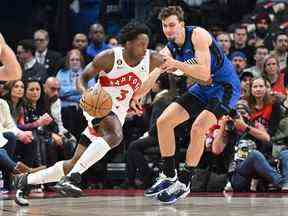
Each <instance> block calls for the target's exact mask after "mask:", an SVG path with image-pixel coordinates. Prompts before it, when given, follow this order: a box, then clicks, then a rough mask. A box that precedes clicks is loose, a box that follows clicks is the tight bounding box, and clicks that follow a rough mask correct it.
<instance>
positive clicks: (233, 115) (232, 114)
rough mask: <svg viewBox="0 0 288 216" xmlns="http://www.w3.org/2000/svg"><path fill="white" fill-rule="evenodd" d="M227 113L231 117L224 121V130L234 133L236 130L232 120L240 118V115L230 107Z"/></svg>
mask: <svg viewBox="0 0 288 216" xmlns="http://www.w3.org/2000/svg"><path fill="white" fill-rule="evenodd" d="M228 115H229V116H230V117H231V118H232V119H231V120H228V121H227V122H226V125H225V131H226V132H227V133H235V132H236V127H235V123H234V120H235V119H238V118H240V116H239V114H238V113H237V111H236V110H234V109H231V110H230V111H229V112H228Z"/></svg>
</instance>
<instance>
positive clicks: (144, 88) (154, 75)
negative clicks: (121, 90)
mask: <svg viewBox="0 0 288 216" xmlns="http://www.w3.org/2000/svg"><path fill="white" fill-rule="evenodd" d="M161 73H162V70H161V69H160V68H155V69H154V70H153V71H152V72H151V73H150V74H149V78H148V79H147V80H145V81H144V82H143V84H142V85H141V87H140V88H139V89H137V90H136V91H135V92H134V95H133V98H134V99H140V98H141V97H143V96H144V95H146V94H147V93H148V92H149V91H150V90H151V89H152V87H153V85H154V84H155V83H156V81H157V79H158V78H159V76H160V75H161Z"/></svg>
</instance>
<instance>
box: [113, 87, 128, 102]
mask: <svg viewBox="0 0 288 216" xmlns="http://www.w3.org/2000/svg"><path fill="white" fill-rule="evenodd" d="M128 93H129V91H127V90H124V89H121V90H120V95H119V96H118V97H116V99H117V100H118V101H122V100H125V98H126V97H127V94H128Z"/></svg>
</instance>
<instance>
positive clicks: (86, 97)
mask: <svg viewBox="0 0 288 216" xmlns="http://www.w3.org/2000/svg"><path fill="white" fill-rule="evenodd" d="M80 107H81V108H82V109H83V110H84V111H85V112H87V113H88V114H89V115H90V116H92V117H95V118H102V117H104V116H106V115H108V114H109V112H110V111H111V109H112V98H111V97H110V95H109V94H108V93H107V92H106V91H105V90H104V89H103V88H101V87H97V88H90V89H88V90H87V91H86V92H84V94H83V95H82V97H81V99H80Z"/></svg>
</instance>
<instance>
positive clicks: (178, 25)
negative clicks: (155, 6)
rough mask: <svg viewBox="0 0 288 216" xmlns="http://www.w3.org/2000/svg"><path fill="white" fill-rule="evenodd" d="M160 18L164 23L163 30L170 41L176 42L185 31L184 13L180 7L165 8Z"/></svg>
mask: <svg viewBox="0 0 288 216" xmlns="http://www.w3.org/2000/svg"><path fill="white" fill-rule="evenodd" d="M158 18H159V19H160V20H161V22H162V29H163V32H164V34H165V36H166V37H167V39H168V40H175V39H176V38H177V37H178V36H179V35H180V34H182V32H183V31H184V27H185V23H184V11H183V10H182V8H181V7H180V6H169V7H165V8H163V9H162V10H161V11H160V13H159V15H158Z"/></svg>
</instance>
